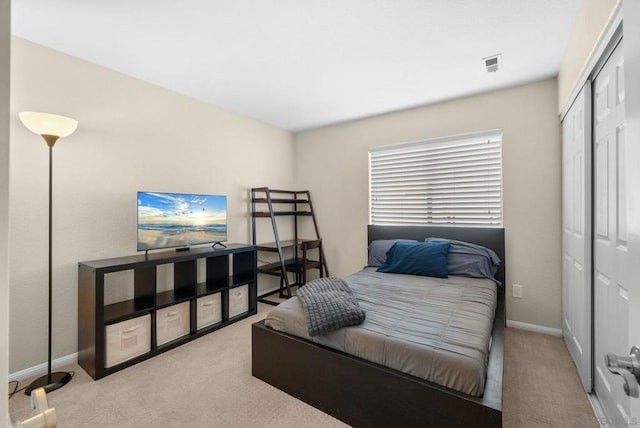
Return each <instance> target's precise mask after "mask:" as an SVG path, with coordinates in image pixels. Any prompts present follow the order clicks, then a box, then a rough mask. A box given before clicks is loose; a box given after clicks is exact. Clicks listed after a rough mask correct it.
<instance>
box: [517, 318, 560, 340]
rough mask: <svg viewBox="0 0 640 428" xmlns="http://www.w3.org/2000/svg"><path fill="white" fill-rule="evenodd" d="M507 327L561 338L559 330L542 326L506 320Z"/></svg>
mask: <svg viewBox="0 0 640 428" xmlns="http://www.w3.org/2000/svg"><path fill="white" fill-rule="evenodd" d="M507 327H513V328H519V329H520V330H527V331H533V332H536V333H542V334H549V335H551V336H562V330H560V329H559V328H551V327H544V326H542V325H536V324H527V323H526V322H520V321H513V320H507Z"/></svg>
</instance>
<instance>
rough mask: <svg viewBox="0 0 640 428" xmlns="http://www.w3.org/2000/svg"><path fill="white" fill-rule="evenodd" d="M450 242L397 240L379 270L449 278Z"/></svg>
mask: <svg viewBox="0 0 640 428" xmlns="http://www.w3.org/2000/svg"><path fill="white" fill-rule="evenodd" d="M450 245H451V244H450V243H449V242H396V243H395V244H393V247H391V249H390V250H389V251H388V252H387V261H386V262H385V264H383V265H382V266H380V267H379V268H378V269H377V272H388V273H404V274H409V275H422V276H433V277H435V278H447V277H448V271H447V256H448V255H449V246H450Z"/></svg>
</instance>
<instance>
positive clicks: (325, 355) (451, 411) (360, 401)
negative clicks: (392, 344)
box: [252, 226, 505, 427]
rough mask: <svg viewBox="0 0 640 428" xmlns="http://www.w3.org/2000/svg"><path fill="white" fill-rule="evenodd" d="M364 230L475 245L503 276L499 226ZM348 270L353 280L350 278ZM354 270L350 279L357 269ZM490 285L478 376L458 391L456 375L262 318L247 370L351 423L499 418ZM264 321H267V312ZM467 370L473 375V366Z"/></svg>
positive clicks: (496, 326)
mask: <svg viewBox="0 0 640 428" xmlns="http://www.w3.org/2000/svg"><path fill="white" fill-rule="evenodd" d="M368 235H369V237H368V238H369V243H371V242H373V241H376V240H384V239H397V238H402V239H415V240H418V241H422V240H424V238H426V237H436V238H448V239H455V240H461V241H466V242H471V243H475V244H479V245H483V246H485V247H487V248H490V249H492V250H493V251H494V252H495V253H496V254H497V255H498V256H499V257H500V259H501V260H502V263H501V265H500V268H499V270H498V272H497V273H496V275H495V278H496V279H497V280H498V281H499V282H502V283H504V279H505V275H504V272H505V270H504V266H505V264H504V259H505V258H504V229H501V228H460V227H424V226H417V227H398V226H369V230H368ZM374 272H375V269H371V268H369V269H365V270H364V271H363V272H361V273H360V274H356V275H364V276H371V275H374V276H375V275H376V274H375V273H374ZM349 278H350V279H349V280H350V281H352V283H353V281H354V278H352V277H349ZM355 278H356V279H355V281H356V282H357V281H358V280H359V279H358V278H360V277H359V276H356V277H355ZM453 280H454V281H458V279H457V278H453ZM485 281H487V282H491V281H490V280H485ZM489 288H491V287H490V286H489V285H487V290H489ZM492 289H493V290H495V294H496V300H495V304H494V306H492V310H493V308H494V307H495V314H494V316H493V322H492V324H493V329H492V331H490V333H489V334H490V338H489V340H490V350H489V352H488V355H485V356H484V358H486V361H487V365H486V377H484V378H483V379H481V382H480V383H481V385H478V382H477V381H476V386H473V387H470V389H467V390H465V391H466V392H460V391H458V390H457V389H460V388H459V386H458V384H457V380H456V379H453V380H452V381H451V382H450V383H449V384H448V383H447V379H444V382H443V379H438V380H437V383H436V382H435V381H429V380H425V379H424V378H423V376H422V375H421V374H420V373H413V372H411V370H409V371H407V370H405V368H403V367H401V366H399V367H396V368H390V367H388V365H389V364H388V363H389V361H384V364H385V365H382V364H378V362H383V361H382V360H383V359H384V358H381V361H378V362H376V361H375V358H374V361H371V359H372V358H371V356H370V355H369V356H365V358H360V357H358V356H354V355H351V353H353V349H344V350H343V349H340V345H339V344H337V345H336V343H331V342H332V341H333V342H335V341H336V340H335V338H331V337H330V336H329V338H328V339H326V338H325V340H329V343H322V340H320V341H318V340H316V338H317V337H316V338H313V339H311V338H309V337H308V336H307V337H298V336H304V334H303V333H301V332H299V331H298V332H296V331H292V333H295V335H294V334H289V333H287V332H282V331H277V330H275V329H273V328H270V327H268V326H266V325H265V322H264V321H262V322H259V323H256V324H254V325H253V327H252V354H253V355H252V357H253V359H252V372H253V375H254V376H255V377H257V378H259V379H262V380H263V381H265V382H267V383H269V384H271V385H273V386H275V387H277V388H279V389H281V390H283V391H285V392H287V393H289V394H290V395H292V396H294V397H297V398H299V399H301V400H303V401H305V402H307V403H309V404H311V405H313V406H314V407H316V408H318V409H320V410H322V411H324V412H326V413H328V414H330V415H332V416H334V417H336V418H338V419H340V420H342V421H344V422H346V423H348V424H350V425H353V426H390V425H395V426H492V427H493V426H495V427H499V426H502V354H503V346H504V345H503V335H504V287H502V286H497V287H496V286H494V287H493V288H492ZM356 291H357V287H356ZM473 299H475V297H474V298H473ZM473 299H472V300H473ZM295 300H297V299H295ZM295 300H294V299H290V300H289V301H287V302H286V305H289V306H291V305H294V306H295V303H296V302H295ZM364 306H366V303H365V305H364ZM272 318H273V317H272ZM372 318H375V317H374V315H373V314H372ZM456 318H459V317H456ZM270 322H271V324H272V325H273V323H274V321H273V319H271V321H270ZM276 322H277V319H276ZM488 322H489V323H491V321H490V320H489V321H488ZM293 329H294V330H295V327H294V328H293ZM314 340H315V342H314ZM318 342H320V343H318ZM385 346H386V345H385ZM335 348H338V349H335ZM345 350H346V351H349V353H347V352H343V351H345ZM394 352H395V351H394ZM394 352H391V354H392V355H393V353H394ZM454 352H455V351H454ZM356 354H357V352H356ZM420 358H422V357H420ZM400 359H401V358H400ZM429 364H431V363H429ZM414 365H415V364H414ZM392 366H393V364H392ZM483 369H484V368H483ZM461 371H462V372H464V370H461ZM448 376H449V375H448ZM473 376H476V378H477V374H475V375H473ZM472 384H473V382H472ZM443 385H446V386H443ZM454 388H455V389H454ZM464 388H465V387H464V386H463V387H462V389H464ZM478 394H481V395H480V396H477V395H478Z"/></svg>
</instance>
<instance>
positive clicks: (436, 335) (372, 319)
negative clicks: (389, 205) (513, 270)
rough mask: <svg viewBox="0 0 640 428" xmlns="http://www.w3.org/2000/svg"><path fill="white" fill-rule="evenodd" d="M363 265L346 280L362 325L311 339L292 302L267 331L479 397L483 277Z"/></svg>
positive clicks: (271, 317) (492, 299)
mask: <svg viewBox="0 0 640 428" xmlns="http://www.w3.org/2000/svg"><path fill="white" fill-rule="evenodd" d="M375 269H376V268H365V269H364V270H362V271H360V272H357V273H355V274H353V275H350V276H349V277H347V278H345V281H347V283H348V284H349V286H350V287H351V290H352V291H353V293H354V295H355V296H356V298H357V299H358V302H359V304H360V306H361V307H362V308H363V309H364V310H365V311H366V320H365V321H364V323H362V324H360V325H358V326H353V327H346V328H341V329H339V330H336V331H333V332H331V333H328V334H325V335H322V336H315V337H310V336H309V335H308V334H307V320H306V317H305V315H304V310H303V308H302V303H301V302H300V299H298V298H297V297H293V298H291V299H288V300H287V301H285V302H283V303H281V304H280V305H279V306H277V307H276V308H274V309H273V310H272V311H271V312H270V313H269V314H268V315H267V317H266V320H265V323H266V325H267V327H270V328H273V329H274V330H278V331H282V332H285V333H289V334H292V335H295V336H298V337H302V338H305V339H308V340H311V341H313V342H316V343H319V344H322V345H325V346H328V347H331V348H334V349H337V350H340V351H343V352H346V353H348V354H351V355H354V356H356V357H359V358H362V359H365V360H368V361H372V362H374V363H377V364H381V365H383V366H386V367H389V368H392V369H395V370H399V371H401V372H404V373H407V374H410V375H412V376H416V377H420V378H423V379H426V380H428V381H431V382H435V383H437V384H440V385H442V386H445V387H447V388H451V389H455V390H457V391H460V392H463V393H465V394H470V395H474V396H480V395H482V392H483V390H484V382H485V375H486V368H487V356H488V353H489V347H490V343H491V329H492V325H493V317H494V314H495V309H496V304H497V303H496V302H497V286H496V284H495V282H493V281H492V280H489V279H478V278H466V277H459V276H450V277H449V278H445V279H440V278H431V277H424V276H415V275H403V274H394V273H379V272H376V270H375Z"/></svg>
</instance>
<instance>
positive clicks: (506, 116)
mask: <svg viewBox="0 0 640 428" xmlns="http://www.w3.org/2000/svg"><path fill="white" fill-rule="evenodd" d="M557 97H558V94H557V82H556V80H555V79H552V80H545V81H542V82H538V83H532V84H528V85H524V86H519V87H515V88H510V89H506V90H501V91H496V92H491V93H487V94H483V95H478V96H473V97H468V98H463V99H459V100H454V101H450V102H445V103H440V104H436V105H430V106H425V107H421V108H415V109H411V110H406V111H402V112H398V113H392V114H387V115H382V116H377V117H373V118H368V119H363V120H359V121H354V122H349V123H345V124H342V125H337V126H331V127H326V128H322V129H317V130H312V131H307V132H302V133H299V134H297V135H296V155H295V161H296V183H297V187H299V188H309V189H310V190H311V191H312V195H313V198H314V208H315V209H316V211H317V212H318V221H319V225H320V230H321V232H322V235H323V238H324V244H325V247H326V253H327V259H328V263H329V269H330V271H331V274H332V275H338V276H344V275H347V274H349V273H352V272H354V271H356V270H359V269H360V268H362V266H363V265H364V264H365V263H366V246H367V231H366V225H367V223H368V209H369V208H368V203H369V202H368V148H369V147H376V146H382V145H388V144H394V143H403V142H409V141H416V140H421V139H429V138H437V137H443V136H448V135H455V134H462V133H468V132H476V131H484V130H488V129H493V128H501V129H502V130H503V132H504V135H503V175H504V179H503V181H504V227H505V229H506V236H507V254H506V258H507V281H508V288H507V291H508V293H507V294H508V296H510V295H511V285H512V284H514V283H516V284H522V285H524V298H523V299H513V298H511V297H507V318H508V319H510V320H514V321H519V322H525V323H530V324H537V325H541V326H547V327H551V328H560V318H561V263H560V262H561V235H560V227H561V226H560V221H561V216H560V209H561V206H560V205H561V204H560V202H561V177H560V157H561V156H560V123H559V120H558V117H557V114H556V111H557V109H556V105H557V99H558V98H557Z"/></svg>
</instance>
